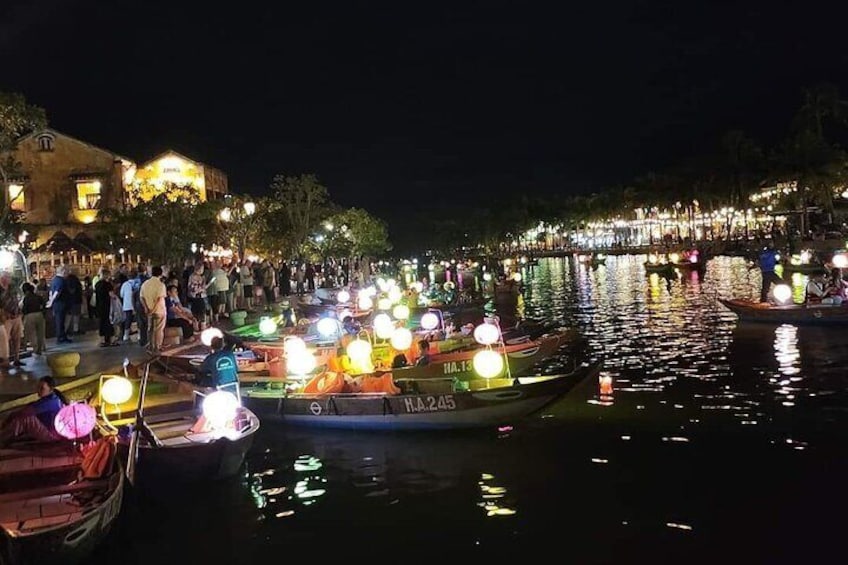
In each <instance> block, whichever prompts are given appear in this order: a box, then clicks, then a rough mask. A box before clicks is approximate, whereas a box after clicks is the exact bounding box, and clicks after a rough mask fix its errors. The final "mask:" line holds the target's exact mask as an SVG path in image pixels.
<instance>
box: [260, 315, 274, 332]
mask: <svg viewBox="0 0 848 565" xmlns="http://www.w3.org/2000/svg"><path fill="white" fill-rule="evenodd" d="M276 332H277V322H275V321H274V320H273V319H271V318H263V319H262V320H260V322H259V333H261V334H262V335H271V334H273V333H276Z"/></svg>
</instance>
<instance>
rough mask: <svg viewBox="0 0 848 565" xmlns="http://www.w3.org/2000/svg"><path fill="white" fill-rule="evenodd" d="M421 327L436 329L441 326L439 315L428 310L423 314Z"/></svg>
mask: <svg viewBox="0 0 848 565" xmlns="http://www.w3.org/2000/svg"><path fill="white" fill-rule="evenodd" d="M421 327H422V328H424V329H425V330H428V331H429V330H435V329H436V328H437V327H439V317H438V316H436V315H435V314H433V313H432V312H427V313H426V314H424V315H423V316H421Z"/></svg>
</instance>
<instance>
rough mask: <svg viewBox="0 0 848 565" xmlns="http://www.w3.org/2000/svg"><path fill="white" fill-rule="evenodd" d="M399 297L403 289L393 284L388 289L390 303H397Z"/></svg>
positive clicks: (401, 296)
mask: <svg viewBox="0 0 848 565" xmlns="http://www.w3.org/2000/svg"><path fill="white" fill-rule="evenodd" d="M401 298H403V291H402V290H401V289H400V288H398V287H396V286H393V287H392V288H390V289H389V300H391V301H392V304H397V303H398V302H400V299H401Z"/></svg>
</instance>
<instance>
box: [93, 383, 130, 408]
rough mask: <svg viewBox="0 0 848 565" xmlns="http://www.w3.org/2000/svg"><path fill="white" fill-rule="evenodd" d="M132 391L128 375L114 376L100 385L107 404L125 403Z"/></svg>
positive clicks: (101, 394)
mask: <svg viewBox="0 0 848 565" xmlns="http://www.w3.org/2000/svg"><path fill="white" fill-rule="evenodd" d="M132 393H133V388H132V383H131V382H130V380H129V379H128V378H126V377H112V378H110V379H109V380H107V381H104V382H103V386H101V387H100V396H102V397H103V400H104V401H105V402H106V403H107V404H123V403H124V402H126V401H127V400H129V399H130V397H131V396H132Z"/></svg>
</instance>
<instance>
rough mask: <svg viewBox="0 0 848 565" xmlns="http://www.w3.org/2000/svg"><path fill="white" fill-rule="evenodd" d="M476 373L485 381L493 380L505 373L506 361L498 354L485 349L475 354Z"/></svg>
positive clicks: (473, 361) (473, 362)
mask: <svg viewBox="0 0 848 565" xmlns="http://www.w3.org/2000/svg"><path fill="white" fill-rule="evenodd" d="M472 364H473V365H474V371H476V372H477V374H478V375H480V376H481V377H483V378H484V379H492V378H494V377H497V376H498V375H500V374H501V372H503V369H504V360H503V357H501V356H500V355H499V354H498V353H497V352H495V351H492V350H491V349H483V350H482V351H478V352H477V353H475V354H474V359H473V360H472Z"/></svg>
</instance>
